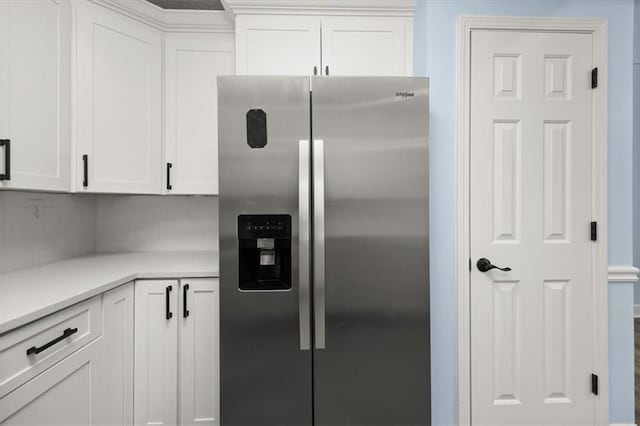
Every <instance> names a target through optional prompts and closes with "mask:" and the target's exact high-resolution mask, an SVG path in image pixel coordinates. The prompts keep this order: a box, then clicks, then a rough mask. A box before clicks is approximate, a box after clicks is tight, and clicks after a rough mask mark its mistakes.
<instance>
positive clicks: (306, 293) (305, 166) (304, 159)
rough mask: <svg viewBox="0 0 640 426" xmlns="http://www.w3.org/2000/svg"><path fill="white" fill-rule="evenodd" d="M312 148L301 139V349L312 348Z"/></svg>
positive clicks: (299, 194)
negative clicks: (310, 263) (310, 267)
mask: <svg viewBox="0 0 640 426" xmlns="http://www.w3.org/2000/svg"><path fill="white" fill-rule="evenodd" d="M310 156H311V148H310V146H309V141H308V140H300V155H299V159H298V185H299V187H298V238H299V241H298V262H299V265H300V267H299V268H298V271H299V274H300V276H299V283H300V285H299V290H298V292H299V297H298V299H299V300H298V303H299V308H298V311H299V313H298V315H299V317H300V319H299V322H300V350H302V351H308V350H310V349H311V290H310V285H309V281H310V280H311V271H310V269H309V262H310V260H311V255H310V233H311V231H310V227H311V223H310V222H311V219H310V202H311V200H310V195H309V193H310V190H311V185H310V182H309V179H310V177H309V174H310V166H311V164H310V163H311V158H310Z"/></svg>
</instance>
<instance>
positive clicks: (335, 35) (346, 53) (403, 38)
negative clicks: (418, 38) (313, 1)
mask: <svg viewBox="0 0 640 426" xmlns="http://www.w3.org/2000/svg"><path fill="white" fill-rule="evenodd" d="M412 32H413V31H412V25H411V22H410V20H409V19H403V18H378V17H366V18H363V17H352V16H349V17H343V16H331V17H325V18H322V69H323V72H324V74H325V75H326V74H327V70H328V71H329V75H354V76H357V75H371V76H405V75H412V74H413V70H412V67H413V65H412V56H413V55H412V44H413V43H412V40H411V39H412V37H413V34H412ZM407 33H409V34H408V35H407Z"/></svg>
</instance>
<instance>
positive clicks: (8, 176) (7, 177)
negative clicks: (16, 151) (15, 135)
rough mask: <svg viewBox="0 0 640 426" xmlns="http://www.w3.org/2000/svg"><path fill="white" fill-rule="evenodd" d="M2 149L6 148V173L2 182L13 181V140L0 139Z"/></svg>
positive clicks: (1, 178) (1, 176)
mask: <svg viewBox="0 0 640 426" xmlns="http://www.w3.org/2000/svg"><path fill="white" fill-rule="evenodd" d="M0 147H4V173H3V174H0V180H11V140H9V139H0Z"/></svg>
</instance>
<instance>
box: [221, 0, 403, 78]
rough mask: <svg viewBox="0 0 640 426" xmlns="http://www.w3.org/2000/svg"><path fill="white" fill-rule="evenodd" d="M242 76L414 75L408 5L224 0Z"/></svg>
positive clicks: (399, 0)
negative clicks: (232, 18) (230, 13)
mask: <svg viewBox="0 0 640 426" xmlns="http://www.w3.org/2000/svg"><path fill="white" fill-rule="evenodd" d="M226 4H227V6H228V7H229V8H230V9H231V10H232V11H233V12H234V13H235V14H236V70H237V73H238V74H240V75H314V74H316V75H336V76H410V75H413V8H414V6H413V3H412V1H411V0H406V1H405V0H393V1H390V0H371V1H368V2H367V1H360V2H357V3H355V2H339V1H333V2H331V1H327V0H307V1H305V2H301V1H296V0H277V1H276V0H259V1H258V0H254V1H251V0H227V1H226Z"/></svg>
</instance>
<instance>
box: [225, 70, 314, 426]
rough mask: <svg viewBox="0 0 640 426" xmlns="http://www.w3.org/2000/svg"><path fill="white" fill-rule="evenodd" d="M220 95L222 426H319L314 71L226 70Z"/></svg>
mask: <svg viewBox="0 0 640 426" xmlns="http://www.w3.org/2000/svg"><path fill="white" fill-rule="evenodd" d="M218 100H219V107H218V110H219V120H218V122H219V153H220V167H219V170H220V172H219V179H220V198H219V203H220V205H219V208H220V222H219V223H220V225H219V233H220V279H221V281H220V292H221V300H220V311H221V331H220V337H221V368H220V374H221V424H223V425H225V426H239V425H242V426H246V425H274V426H276V425H277V426H283V425H290V426H304V425H311V424H312V360H311V354H312V352H311V351H310V350H309V349H308V348H309V341H310V333H311V331H310V326H309V315H310V314H309V310H310V302H309V297H310V296H309V292H308V288H307V286H308V281H309V279H308V274H309V270H308V268H309V266H308V263H309V262H308V259H306V261H304V259H303V262H302V265H303V268H302V269H300V268H299V265H300V264H301V262H300V258H299V250H302V253H303V254H304V253H307V252H308V251H306V250H305V249H306V247H307V246H308V238H309V236H308V235H309V225H308V224H309V215H310V212H309V209H308V208H307V209H306V210H305V209H304V206H302V207H303V215H304V216H305V217H299V215H298V211H299V207H300V206H299V201H300V200H299V198H300V199H301V200H302V202H304V200H305V199H307V200H308V197H309V195H308V188H309V186H308V185H307V186H306V188H300V187H299V177H300V176H302V178H304V177H305V176H306V177H307V179H308V173H309V165H308V163H309V155H310V154H309V152H308V151H309V149H310V146H309V142H308V140H309V136H310V134H309V133H310V110H309V105H310V94H309V78H308V77H291V78H289V77H221V78H219V79H218ZM305 140H306V141H307V142H306V143H305V142H304V141H305ZM305 150H306V152H305ZM300 160H301V161H300ZM305 170H306V171H305ZM305 189H306V191H305ZM299 194H300V195H299ZM307 202H308V201H307ZM265 215H270V216H265ZM270 221H271V222H270ZM300 225H302V226H303V235H302V243H303V245H302V246H300V245H299V230H300ZM270 233H271V234H270ZM241 261H242V262H243V266H242V268H241V265H240V263H241ZM240 272H241V273H240ZM301 276H302V278H303V288H302V290H303V291H302V292H301V291H300V290H301V288H300V277H301ZM305 278H306V279H305ZM305 348H306V350H305Z"/></svg>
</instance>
